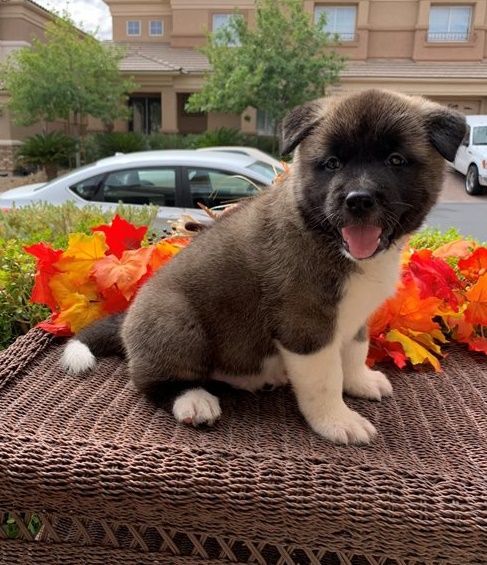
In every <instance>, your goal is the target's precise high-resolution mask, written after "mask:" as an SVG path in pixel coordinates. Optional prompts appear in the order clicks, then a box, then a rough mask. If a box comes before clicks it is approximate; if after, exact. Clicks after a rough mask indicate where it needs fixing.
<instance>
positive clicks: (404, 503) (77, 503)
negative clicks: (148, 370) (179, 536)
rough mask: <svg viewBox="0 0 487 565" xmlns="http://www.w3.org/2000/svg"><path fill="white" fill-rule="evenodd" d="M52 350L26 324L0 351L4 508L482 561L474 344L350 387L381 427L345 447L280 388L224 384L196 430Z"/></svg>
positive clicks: (124, 384)
mask: <svg viewBox="0 0 487 565" xmlns="http://www.w3.org/2000/svg"><path fill="white" fill-rule="evenodd" d="M60 352H61V346H60V344H59V343H57V342H54V341H53V340H51V339H50V338H48V337H46V336H45V334H42V333H41V332H39V331H32V332H31V333H30V334H28V335H27V336H26V337H24V338H22V339H20V340H18V341H17V342H16V344H14V346H12V347H11V348H9V349H8V350H7V351H6V352H3V353H2V354H1V355H0V385H3V387H2V388H1V389H0V509H4V510H9V509H20V510H22V511H27V510H29V511H31V512H41V513H42V512H52V513H58V514H61V515H62V514H66V513H67V512H69V513H70V514H74V515H77V516H81V517H90V518H91V519H94V520H106V519H111V520H115V521H118V522H120V523H128V524H160V523H164V524H166V525H167V524H168V525H171V526H175V527H176V526H177V528H178V529H179V530H181V531H190V532H202V533H203V532H208V533H211V535H215V536H225V535H227V536H228V535H230V536H234V537H238V538H241V539H250V540H256V541H258V540H265V541H266V542H269V543H275V544H284V543H288V544H289V543H291V544H292V543H295V544H299V545H300V546H304V547H310V548H314V549H317V548H318V549H319V548H326V549H329V550H330V549H331V550H336V551H344V552H347V551H348V552H352V553H357V554H359V555H362V554H371V555H388V556H390V557H391V558H397V559H404V560H407V559H408V558H412V559H413V560H414V559H417V560H419V561H428V562H442V563H446V562H448V563H452V564H453V563H455V564H462V565H466V564H480V563H487V557H486V556H487V455H486V453H487V442H486V436H487V368H486V362H485V358H482V357H481V356H475V355H472V354H466V353H464V352H462V351H461V350H455V351H452V353H451V355H450V356H449V358H448V360H447V361H446V362H445V363H444V367H445V371H444V373H442V374H439V375H437V374H430V373H421V374H419V373H414V372H411V373H395V372H394V371H392V372H391V380H392V382H393V385H394V389H395V395H394V397H393V398H392V399H390V400H387V401H385V402H383V403H372V402H366V401H356V400H354V401H352V400H350V401H349V403H350V405H352V406H353V407H354V408H356V409H358V410H359V411H360V412H361V413H362V414H363V415H365V416H367V417H369V418H370V419H371V421H372V422H373V423H374V424H375V425H376V426H377V428H378V430H379V436H378V438H377V439H376V440H375V441H374V443H373V444H372V445H370V446H368V447H362V448H353V447H336V446H333V445H330V444H329V443H328V442H326V441H324V440H322V439H320V438H319V437H318V436H316V435H315V434H313V433H312V432H311V431H310V430H309V429H308V428H307V426H306V425H305V423H304V421H303V419H302V417H301V416H300V415H299V412H298V410H297V407H296V404H295V401H294V399H293V396H292V395H291V394H290V393H289V391H286V390H279V391H274V392H272V393H263V394H259V395H251V394H246V393H232V394H227V395H225V396H224V397H223V401H222V406H223V413H224V416H223V418H222V420H221V421H220V422H219V423H218V425H217V426H216V427H215V428H214V429H211V430H209V431H199V430H194V429H191V428H187V427H183V426H178V425H176V424H175V423H174V420H173V418H172V416H171V415H170V414H168V413H167V412H165V411H164V410H162V409H157V408H156V407H154V406H153V405H151V404H150V403H148V402H147V401H146V400H145V399H144V398H142V397H141V396H139V395H138V394H137V392H136V391H135V390H133V388H132V387H131V385H130V384H129V382H128V379H127V374H126V366H125V364H124V363H123V362H121V361H120V360H118V359H115V358H109V359H104V360H102V361H100V363H99V365H98V367H97V370H96V371H95V372H94V373H93V374H91V375H89V376H88V377H85V378H72V377H69V376H67V375H65V374H64V372H63V371H62V370H61V369H60V367H59V366H58V358H59V355H60ZM16 545H17V544H16V543H15V542H14V543H13V544H11V545H10V548H11V549H10V551H12V552H13V553H12V555H13V554H14V553H15V546H16ZM42 547H43V546H39V548H38V549H32V550H31V551H33V552H35V551H39V552H41V551H42ZM53 555H54V553H53ZM100 562H101V561H100ZM139 562H141V563H142V562H144V563H145V562H146V561H139ZM147 562H149V561H147ZM160 562H161V563H163V562H165V561H163V560H162V559H161V561H160ZM174 562H176V561H174ZM182 562H183V561H181V563H182ZM186 562H188V563H190V562H191V560H190V559H188V561H186ZM200 562H201V561H200Z"/></svg>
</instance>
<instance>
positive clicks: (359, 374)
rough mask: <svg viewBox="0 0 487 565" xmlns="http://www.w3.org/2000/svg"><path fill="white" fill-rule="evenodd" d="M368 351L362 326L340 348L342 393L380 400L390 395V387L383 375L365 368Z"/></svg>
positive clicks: (367, 341)
mask: <svg viewBox="0 0 487 565" xmlns="http://www.w3.org/2000/svg"><path fill="white" fill-rule="evenodd" d="M368 350H369V340H368V336H367V330H366V328H365V326H364V327H363V328H361V329H360V330H359V331H358V332H357V335H356V336H355V337H354V338H353V340H352V341H350V342H348V343H345V344H344V345H343V348H342V352H341V353H342V366H343V391H344V392H346V393H347V394H349V395H350V396H356V397H357V398H367V399H369V400H382V398H384V397H385V396H391V395H392V385H391V383H390V382H389V379H388V378H387V377H386V376H385V375H384V373H382V372H381V371H373V370H372V369H370V368H369V367H367V365H366V363H365V361H366V359H367V353H368Z"/></svg>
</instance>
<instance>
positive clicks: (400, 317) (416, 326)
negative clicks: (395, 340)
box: [386, 281, 442, 332]
mask: <svg viewBox="0 0 487 565" xmlns="http://www.w3.org/2000/svg"><path fill="white" fill-rule="evenodd" d="M386 304H387V308H389V311H390V321H389V327H390V328H391V329H397V330H403V329H405V330H413V331H418V332H431V331H432V330H438V329H439V325H438V324H437V323H436V322H435V321H433V318H434V317H435V316H436V315H438V313H439V308H440V305H441V304H442V300H441V299H440V298H436V297H434V296H430V297H428V298H423V299H421V298H420V293H419V289H418V288H417V286H416V285H415V283H414V282H413V281H403V282H402V283H400V284H399V286H398V289H397V292H396V294H395V295H394V296H393V297H392V298H390V299H389V300H388V301H387V303H386Z"/></svg>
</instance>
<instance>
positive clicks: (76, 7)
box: [35, 0, 112, 39]
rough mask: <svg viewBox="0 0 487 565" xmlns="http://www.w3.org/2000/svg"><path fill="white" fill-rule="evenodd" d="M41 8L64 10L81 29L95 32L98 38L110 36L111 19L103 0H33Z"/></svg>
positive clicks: (108, 37)
mask: <svg viewBox="0 0 487 565" xmlns="http://www.w3.org/2000/svg"><path fill="white" fill-rule="evenodd" d="M35 2H36V3H37V4H40V5H41V6H42V7H43V8H47V9H48V10H55V11H57V12H64V11H65V10H66V11H67V12H68V13H69V14H70V16H71V17H72V18H73V20H74V22H75V23H76V24H77V25H80V27H82V28H83V29H85V30H87V31H90V32H93V33H95V32H96V35H97V37H98V38H99V39H111V38H112V20H111V17H110V11H109V9H108V6H107V5H106V4H105V2H103V0H35Z"/></svg>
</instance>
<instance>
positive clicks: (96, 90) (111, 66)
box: [0, 16, 135, 136]
mask: <svg viewBox="0 0 487 565" xmlns="http://www.w3.org/2000/svg"><path fill="white" fill-rule="evenodd" d="M122 57H123V51H121V50H120V49H119V48H117V47H113V46H107V45H103V44H102V43H100V42H99V41H98V40H97V39H96V38H95V37H93V36H92V35H90V34H88V33H84V32H81V31H80V30H79V29H77V28H76V27H75V26H74V24H73V22H72V21H71V20H70V19H69V18H68V17H67V16H62V17H61V16H56V17H55V20H54V21H53V22H51V23H50V24H48V26H47V28H46V41H45V42H42V41H40V40H38V39H33V41H32V46H30V47H26V48H23V49H20V50H18V51H15V52H14V53H12V54H11V55H10V57H9V58H8V59H7V62H6V63H5V64H3V65H2V66H0V76H1V77H2V81H3V86H4V88H5V89H6V90H7V92H8V93H9V95H10V99H9V102H8V107H9V109H10V110H11V111H12V114H13V117H14V119H15V121H16V122H17V123H19V124H20V125H31V124H33V123H36V122H39V121H44V122H53V121H56V120H66V121H67V123H68V130H69V133H74V134H76V135H80V136H82V135H83V133H84V131H83V124H84V123H85V120H86V117H87V116H92V117H94V118H99V119H101V120H102V121H103V122H104V123H110V122H112V121H113V120H115V119H116V118H118V117H123V116H125V115H127V105H126V100H127V92H129V91H130V90H133V89H134V88H135V84H134V83H133V81H132V80H130V79H124V78H123V77H122V76H121V74H120V71H119V68H118V65H119V62H120V60H121V58H122ZM73 126H74V128H73ZM73 129H74V131H73Z"/></svg>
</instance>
